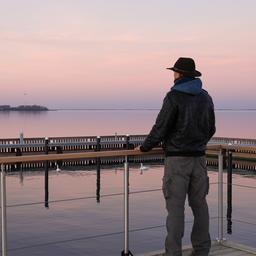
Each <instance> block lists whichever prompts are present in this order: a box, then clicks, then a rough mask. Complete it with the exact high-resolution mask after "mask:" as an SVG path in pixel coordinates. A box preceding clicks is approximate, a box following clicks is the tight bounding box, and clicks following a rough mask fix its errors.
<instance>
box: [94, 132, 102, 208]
mask: <svg viewBox="0 0 256 256" xmlns="http://www.w3.org/2000/svg"><path fill="white" fill-rule="evenodd" d="M96 143H97V144H96V150H95V151H100V149H101V146H100V136H98V137H97V141H96ZM96 165H97V178H96V187H97V188H96V200H97V203H99V202H100V157H97V159H96Z"/></svg>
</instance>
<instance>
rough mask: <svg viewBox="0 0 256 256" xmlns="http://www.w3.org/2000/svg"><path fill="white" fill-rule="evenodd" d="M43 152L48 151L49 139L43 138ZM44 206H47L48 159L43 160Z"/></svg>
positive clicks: (46, 152)
mask: <svg viewBox="0 0 256 256" xmlns="http://www.w3.org/2000/svg"><path fill="white" fill-rule="evenodd" d="M44 151H45V154H46V155H48V153H49V139H48V138H47V137H46V138H45V146H44ZM44 206H45V208H49V164H48V161H45V173H44Z"/></svg>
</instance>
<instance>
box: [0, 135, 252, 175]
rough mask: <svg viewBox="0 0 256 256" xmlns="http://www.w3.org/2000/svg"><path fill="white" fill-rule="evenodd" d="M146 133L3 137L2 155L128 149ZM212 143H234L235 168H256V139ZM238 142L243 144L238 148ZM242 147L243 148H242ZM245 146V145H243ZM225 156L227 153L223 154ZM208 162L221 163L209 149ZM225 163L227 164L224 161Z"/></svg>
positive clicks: (118, 160) (158, 158)
mask: <svg viewBox="0 0 256 256" xmlns="http://www.w3.org/2000/svg"><path fill="white" fill-rule="evenodd" d="M145 138H146V135H130V136H129V135H116V136H102V137H96V136H83V137H49V138H23V137H22V138H8V139H0V157H8V156H24V155H33V154H45V153H46V149H47V154H55V153H57V154H62V153H74V152H81V153H82V152H93V151H108V150H126V149H132V148H134V147H137V146H138V145H141V144H142V142H143V141H144V140H145ZM209 144H213V145H214V144H216V145H217V144H222V145H229V146H230V145H231V146H232V145H233V146H236V149H235V150H234V152H233V169H242V170H247V171H256V161H255V160H254V159H251V157H250V155H256V150H255V146H256V140H255V139H241V138H224V137H214V138H212V140H211V141H210V143H209ZM237 146H241V148H238V147H237ZM242 147H243V149H242ZM244 147H246V149H244ZM224 158H225V154H224ZM130 160H131V162H134V163H140V162H156V163H163V160H164V157H163V155H162V154H160V155H149V156H138V157H132V158H131V159H130ZM122 163H123V158H122V157H110V158H104V159H100V164H101V165H119V164H122ZM95 164H96V160H95V159H86V160H84V159H80V160H75V161H69V160H63V161H59V162H50V168H56V167H57V165H58V166H59V167H63V168H64V167H67V168H69V167H76V166H79V167H82V166H94V165H95ZM207 164H208V165H209V166H215V167H217V165H218V160H217V152H216V151H215V152H214V151H210V150H209V151H207ZM224 165H225V164H224ZM6 168H7V170H8V171H18V170H20V169H22V170H26V169H40V168H44V163H43V162H37V163H24V164H19V163H16V164H15V165H7V166H6Z"/></svg>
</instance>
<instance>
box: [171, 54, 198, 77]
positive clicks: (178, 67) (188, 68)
mask: <svg viewBox="0 0 256 256" xmlns="http://www.w3.org/2000/svg"><path fill="white" fill-rule="evenodd" d="M167 69H170V70H172V71H175V72H178V73H181V74H183V75H187V76H193V77H196V76H201V75H202V74H201V73H200V72H199V71H197V70H196V65H195V61H194V60H193V59H192V58H184V57H181V58H179V59H178V60H177V61H176V62H175V64H174V66H173V67H172V68H167Z"/></svg>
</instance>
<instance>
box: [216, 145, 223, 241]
mask: <svg viewBox="0 0 256 256" xmlns="http://www.w3.org/2000/svg"><path fill="white" fill-rule="evenodd" d="M218 160H219V161H218V162H219V172H218V238H217V241H218V242H219V243H221V242H222V241H223V152H222V149H221V150H220V151H219V154H218Z"/></svg>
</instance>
